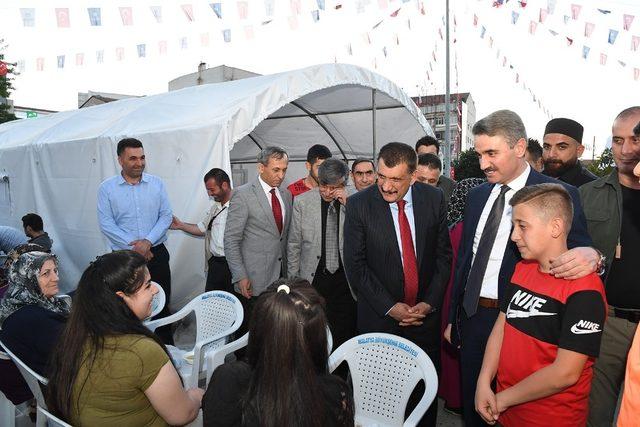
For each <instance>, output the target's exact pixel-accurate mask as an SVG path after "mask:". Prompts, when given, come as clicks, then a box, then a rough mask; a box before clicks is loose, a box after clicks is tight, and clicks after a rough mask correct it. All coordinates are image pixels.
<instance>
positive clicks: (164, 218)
mask: <svg viewBox="0 0 640 427" xmlns="http://www.w3.org/2000/svg"><path fill="white" fill-rule="evenodd" d="M171 219H172V212H171V205H170V204H169V197H168V196H167V190H166V189H165V187H164V183H163V182H162V180H160V178H158V177H157V176H153V175H149V174H146V173H143V174H142V178H141V179H140V182H139V183H137V184H135V185H132V184H129V183H128V182H127V181H125V179H124V178H123V177H122V175H116V176H113V177H111V178H108V179H106V180H105V181H103V182H102V184H100V188H99V190H98V222H99V223H100V230H102V233H103V234H104V235H105V236H106V237H107V239H109V244H110V245H111V249H112V250H118V249H131V245H130V244H129V243H131V242H133V241H134V240H142V239H147V240H148V241H150V242H151V245H152V246H157V245H159V244H160V243H163V242H164V241H165V240H167V229H168V228H169V225H171Z"/></svg>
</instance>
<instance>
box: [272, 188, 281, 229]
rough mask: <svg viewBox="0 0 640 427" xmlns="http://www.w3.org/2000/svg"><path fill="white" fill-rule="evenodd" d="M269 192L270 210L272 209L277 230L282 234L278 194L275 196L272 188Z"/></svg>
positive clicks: (274, 190)
mask: <svg viewBox="0 0 640 427" xmlns="http://www.w3.org/2000/svg"><path fill="white" fill-rule="evenodd" d="M269 193H271V210H272V211H273V219H275V220H276V227H278V232H279V233H280V234H282V206H280V200H278V196H276V189H275V188H272V189H271V191H269Z"/></svg>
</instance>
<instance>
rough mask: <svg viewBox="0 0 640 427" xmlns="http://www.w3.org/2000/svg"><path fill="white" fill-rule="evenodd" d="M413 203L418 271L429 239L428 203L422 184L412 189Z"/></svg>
mask: <svg viewBox="0 0 640 427" xmlns="http://www.w3.org/2000/svg"><path fill="white" fill-rule="evenodd" d="M411 193H412V194H411V197H412V201H411V202H412V204H413V220H414V222H415V224H414V227H415V230H416V258H417V260H418V271H420V267H421V266H422V258H423V255H424V245H425V241H426V240H427V227H426V225H425V224H426V219H427V218H426V216H427V215H426V214H427V205H426V200H425V198H424V197H422V192H421V191H420V186H417V185H413V186H412V190H411Z"/></svg>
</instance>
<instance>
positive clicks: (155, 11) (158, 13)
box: [149, 6, 162, 24]
mask: <svg viewBox="0 0 640 427" xmlns="http://www.w3.org/2000/svg"><path fill="white" fill-rule="evenodd" d="M149 8H150V9H151V14H152V15H153V17H154V18H155V19H156V22H157V23H158V24H161V23H162V7H161V6H149Z"/></svg>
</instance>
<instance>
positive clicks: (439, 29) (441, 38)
mask: <svg viewBox="0 0 640 427" xmlns="http://www.w3.org/2000/svg"><path fill="white" fill-rule="evenodd" d="M438 34H440V40H444V37H442V27H440V28H438Z"/></svg>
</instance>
